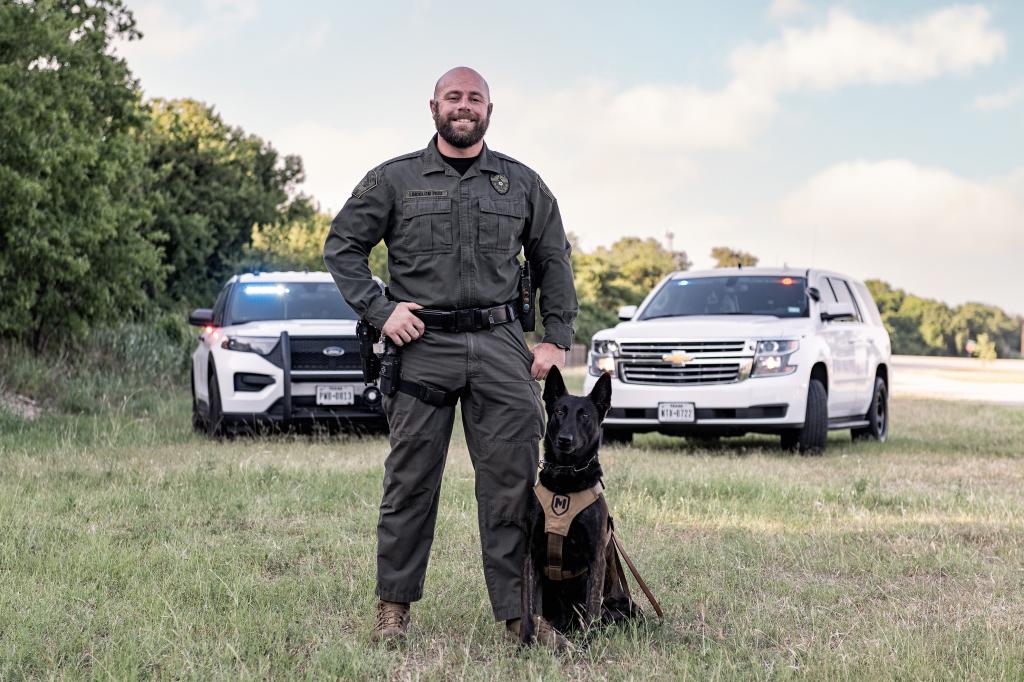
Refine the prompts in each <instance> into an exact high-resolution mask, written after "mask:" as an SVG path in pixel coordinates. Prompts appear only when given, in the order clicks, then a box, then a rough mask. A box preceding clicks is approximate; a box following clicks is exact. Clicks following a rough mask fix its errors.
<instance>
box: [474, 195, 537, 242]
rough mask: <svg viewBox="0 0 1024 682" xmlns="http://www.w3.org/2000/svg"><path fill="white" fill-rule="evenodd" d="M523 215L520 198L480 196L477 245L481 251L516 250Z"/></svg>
mask: <svg viewBox="0 0 1024 682" xmlns="http://www.w3.org/2000/svg"><path fill="white" fill-rule="evenodd" d="M525 217H526V209H525V206H524V205H523V202H522V200H521V199H490V198H487V197H481V198H480V225H479V229H478V232H477V246H478V247H479V248H480V250H481V251H500V252H503V253H508V252H511V251H518V250H519V241H520V237H521V236H522V234H523V224H524V219H525Z"/></svg>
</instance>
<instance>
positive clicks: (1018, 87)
mask: <svg viewBox="0 0 1024 682" xmlns="http://www.w3.org/2000/svg"><path fill="white" fill-rule="evenodd" d="M1022 99H1024V81H1020V82H1018V83H1015V84H1014V85H1011V86H1010V87H1008V88H1007V89H1006V90H1003V91H1002V92H994V93H991V94H988V95H978V96H977V97H975V98H974V100H973V101H972V102H971V108H973V109H977V110H978V111H995V110H996V109H1009V108H1010V107H1012V106H1013V105H1014V104H1016V103H1017V102H1019V101H1021V100H1022Z"/></svg>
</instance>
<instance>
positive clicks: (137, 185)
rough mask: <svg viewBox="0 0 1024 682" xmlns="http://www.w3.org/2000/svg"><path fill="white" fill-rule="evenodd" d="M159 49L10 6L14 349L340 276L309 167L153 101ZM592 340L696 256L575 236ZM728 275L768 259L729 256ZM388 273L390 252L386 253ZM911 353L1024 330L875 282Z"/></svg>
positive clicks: (7, 226)
mask: <svg viewBox="0 0 1024 682" xmlns="http://www.w3.org/2000/svg"><path fill="white" fill-rule="evenodd" d="M140 37H141V35H140V33H139V32H138V30H137V29H136V26H135V21H134V18H133V16H132V14H131V12H130V11H129V10H128V9H127V8H126V7H125V5H124V4H123V2H121V0H93V1H92V2H89V3H76V2H62V1H58V0H47V1H44V0H39V1H34V2H33V1H28V0H22V1H19V2H4V3H0V111H3V112H4V113H3V116H0V187H2V188H3V195H2V196H0V291H2V295H0V337H3V338H8V339H17V340H20V341H23V342H26V343H28V344H31V345H33V346H34V347H36V348H45V347H48V346H54V345H63V344H64V343H69V342H70V343H73V342H74V340H75V339H76V338H78V337H80V336H82V335H83V334H84V333H85V332H86V331H88V330H89V329H90V328H92V327H95V326H99V325H109V324H112V323H116V322H120V321H124V320H126V319H135V320H138V319H146V318H147V317H152V316H153V315H156V314H160V313H166V312H167V311H175V312H180V311H182V310H184V309H186V308H187V307H189V306H200V305H209V303H210V302H211V301H212V300H213V298H214V296H215V294H216V292H217V290H218V289H219V287H220V286H221V285H222V284H223V282H224V281H225V280H226V279H227V278H228V277H229V276H230V275H232V274H234V273H236V272H244V271H250V270H274V269H308V270H321V269H323V261H322V255H321V254H322V247H323V240H324V237H325V236H326V233H327V230H328V227H329V225H330V216H328V215H326V214H324V213H322V212H320V210H319V209H318V207H317V205H316V204H315V202H314V201H312V199H310V198H309V197H307V196H305V195H303V194H301V193H300V192H299V187H300V186H301V183H302V181H303V179H304V176H303V167H302V161H301V159H300V158H299V157H297V156H283V155H281V154H280V153H279V152H278V151H277V150H276V149H274V147H273V146H272V145H271V144H270V143H269V142H267V141H266V140H263V139H261V138H259V137H258V136H256V135H253V134H251V133H246V132H245V131H244V130H242V129H241V128H239V127H237V126H232V125H230V124H229V123H227V122H225V121H224V120H223V119H222V118H221V116H220V115H219V114H218V113H217V112H216V111H215V110H214V108H213V107H211V106H209V105H207V104H204V103H202V102H197V101H194V100H190V99H179V100H165V99H159V98H157V99H150V100H144V99H143V97H142V92H141V88H140V85H139V83H138V81H137V80H136V79H135V78H134V77H133V76H132V74H131V71H130V69H129V68H128V65H127V64H126V63H125V61H124V60H123V59H121V58H119V57H117V56H116V54H114V53H113V51H112V45H113V43H114V42H115V41H118V40H135V39H139V38H140ZM570 241H572V242H573V246H574V248H573V254H572V264H573V268H574V271H575V273H576V285H577V291H578V294H579V299H580V315H579V319H578V325H577V326H578V333H577V338H578V340H579V341H581V342H583V343H588V342H589V340H590V337H591V336H592V335H593V334H594V333H595V332H596V331H597V330H599V329H602V328H604V327H608V326H612V325H614V324H616V323H617V322H618V317H617V309H618V308H619V307H620V306H623V305H635V304H638V303H639V302H640V301H641V300H642V299H643V298H644V296H646V294H647V293H648V292H649V291H650V289H651V288H652V287H653V286H654V285H655V284H656V283H657V282H658V281H659V280H660V279H661V278H662V277H663V276H664V275H665V274H667V273H668V272H671V271H673V270H686V269H688V268H689V267H691V262H690V260H689V258H688V257H687V254H686V252H685V251H677V250H671V249H666V248H665V247H664V246H663V245H662V244H661V243H660V242H659V241H657V240H655V239H640V238H636V237H626V238H623V239H620V240H619V241H617V242H615V243H614V244H613V245H611V246H609V247H598V248H596V249H594V250H592V251H589V252H587V251H584V250H583V249H581V248H579V245H578V243H577V242H576V239H575V237H573V236H572V235H570ZM711 255H712V258H713V259H714V260H715V261H716V263H718V265H720V266H733V265H737V264H742V265H744V266H752V265H756V264H757V257H756V256H754V255H752V254H750V253H747V252H744V251H740V250H736V249H732V248H729V247H725V246H722V247H715V249H714V250H713V251H712V253H711ZM371 269H372V270H373V271H374V272H375V273H378V274H380V275H382V276H383V277H385V278H386V277H387V252H386V249H385V248H384V245H383V244H381V245H379V246H378V247H377V248H375V249H374V250H373V252H372V253H371ZM868 284H869V287H870V288H871V291H872V294H873V295H874V296H875V298H876V300H877V302H878V305H879V309H880V311H881V313H882V318H883V321H884V323H885V325H886V327H887V328H888V329H889V333H890V335H891V336H892V340H893V350H894V352H897V353H910V354H934V355H963V354H970V353H974V354H978V355H985V356H991V355H998V356H1001V357H1006V356H1015V355H1017V351H1019V349H1020V331H1021V318H1020V317H1013V316H1010V315H1008V314H1006V313H1005V312H1004V311H1002V310H1000V309H998V308H995V307H993V306H986V305H983V304H978V303H968V304H965V305H962V306H958V307H956V308H950V307H949V306H946V305H945V304H943V303H940V302H938V301H932V300H929V299H923V298H919V297H917V296H914V295H912V294H908V293H906V292H904V291H902V290H900V289H894V288H892V287H891V286H889V285H888V284H886V283H884V282H879V281H871V282H869V283H868Z"/></svg>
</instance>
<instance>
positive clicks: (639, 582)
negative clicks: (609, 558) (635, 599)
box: [612, 528, 665, 618]
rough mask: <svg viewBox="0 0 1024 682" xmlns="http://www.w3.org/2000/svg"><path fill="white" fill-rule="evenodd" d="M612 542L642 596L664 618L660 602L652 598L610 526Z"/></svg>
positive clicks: (659, 616) (652, 595)
mask: <svg viewBox="0 0 1024 682" xmlns="http://www.w3.org/2000/svg"><path fill="white" fill-rule="evenodd" d="M612 542H614V543H615V549H617V550H618V551H619V553H620V554H621V555H622V558H623V559H625V560H626V565H627V566H629V572H630V573H632V574H633V578H634V579H635V580H636V584H637V585H639V586H640V589H641V590H643V593H644V596H646V597H647V601H649V602H651V606H653V607H654V612H655V613H656V614H658V618H664V617H665V613H664V612H663V611H662V610H661V604H659V603H658V600H657V599H655V598H654V593H652V592H651V589H650V588H649V587H647V583H645V582H644V579H643V578H641V577H640V571H638V570H636V566H635V565H633V560H632V559H630V558H629V555H628V554H626V548H625V547H623V546H622V542H621V541H620V540H619V536H618V535H616V534H615V529H614V528H612Z"/></svg>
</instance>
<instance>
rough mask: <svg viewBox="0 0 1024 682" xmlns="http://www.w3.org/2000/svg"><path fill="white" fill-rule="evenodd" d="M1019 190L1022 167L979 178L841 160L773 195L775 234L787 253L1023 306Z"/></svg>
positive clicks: (905, 284)
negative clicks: (1018, 284) (794, 187)
mask: <svg viewBox="0 0 1024 682" xmlns="http://www.w3.org/2000/svg"><path fill="white" fill-rule="evenodd" d="M1022 189H1024V167H1022V168H1021V169H1019V170H1018V171H1016V172H1015V173H1013V174H1011V175H1010V176H1008V177H1006V178H1002V179H997V180H993V181H990V182H979V181H975V180H971V179H967V178H963V177H959V176H957V175H954V174H953V173H951V172H950V171H948V170H946V169H942V168H930V167H923V166H918V165H915V164H914V163H912V162H910V161H906V160H902V159H893V160H885V161H852V162H847V163H841V164H837V165H835V166H832V167H830V168H827V169H825V170H824V171H822V172H820V173H818V174H817V175H815V176H814V177H812V178H810V179H809V180H808V181H807V182H806V183H804V184H803V185H802V186H801V187H800V188H798V189H797V190H796V191H794V192H793V193H792V194H790V195H789V196H788V197H786V198H785V199H784V200H783V201H781V202H780V205H779V224H780V236H781V237H782V238H783V239H784V240H785V241H786V242H788V243H789V244H791V245H792V250H791V252H792V254H793V260H794V261H795V260H798V259H799V260H801V261H805V262H808V263H813V264H815V265H818V266H821V267H829V268H835V269H839V270H843V271H847V272H849V273H850V274H853V275H857V276H861V277H881V278H883V279H887V280H889V281H890V282H891V283H893V284H894V285H897V286H900V287H902V288H905V289H908V290H909V291H912V292H914V293H917V294H919V295H924V296H931V297H936V298H939V299H943V300H946V301H948V302H951V303H959V302H963V301H965V300H982V301H987V302H992V303H995V304H997V305H1002V306H1004V307H1006V308H1008V309H1010V310H1012V311H1016V312H1021V311H1022V310H1024V301H1022V300H1021V298H1020V287H1016V286H1012V285H1010V283H1011V282H1014V281H1016V279H1018V278H1019V272H1020V264H1019V258H1020V254H1021V253H1022V252H1024V229H1022V226H1024V193H1022V192H1021V190H1022ZM791 262H793V261H791Z"/></svg>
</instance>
